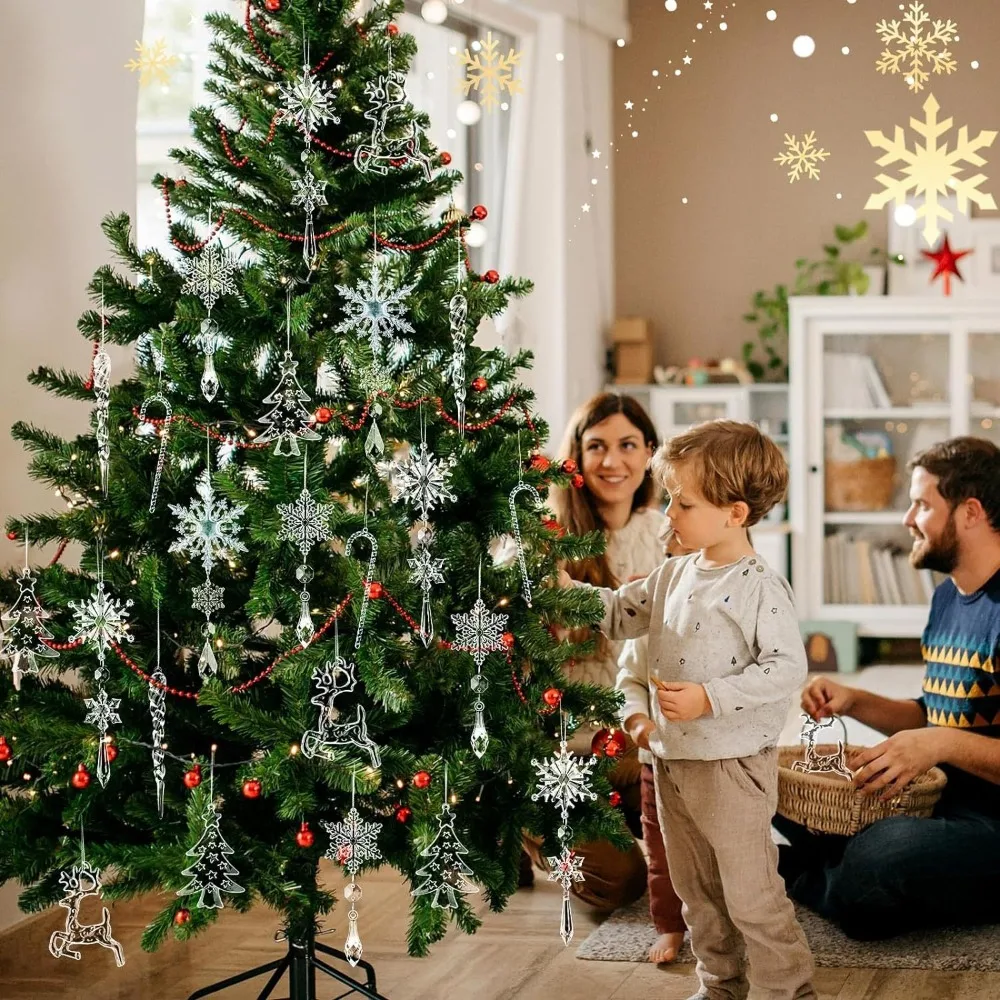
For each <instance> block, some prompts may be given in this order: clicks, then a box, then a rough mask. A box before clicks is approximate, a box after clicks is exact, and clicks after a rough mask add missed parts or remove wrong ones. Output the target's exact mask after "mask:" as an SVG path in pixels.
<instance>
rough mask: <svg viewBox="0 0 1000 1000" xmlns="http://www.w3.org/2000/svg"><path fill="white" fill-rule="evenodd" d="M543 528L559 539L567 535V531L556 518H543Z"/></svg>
mask: <svg viewBox="0 0 1000 1000" xmlns="http://www.w3.org/2000/svg"><path fill="white" fill-rule="evenodd" d="M542 527H543V528H546V529H548V530H549V531H551V532H552V533H553V534H554V535H555V536H556V537H557V538H562V537H563V535H565V534H566V529H565V528H564V527H563V526H562V525H561V524H560V523H559V522H558V521H557V520H556V519H555V518H554V517H546V518H543V519H542Z"/></svg>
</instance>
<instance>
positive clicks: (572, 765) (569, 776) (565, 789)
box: [531, 740, 597, 825]
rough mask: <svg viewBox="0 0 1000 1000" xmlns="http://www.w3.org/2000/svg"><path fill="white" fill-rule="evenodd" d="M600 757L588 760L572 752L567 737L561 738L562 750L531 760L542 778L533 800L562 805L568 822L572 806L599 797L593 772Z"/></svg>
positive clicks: (539, 777) (563, 819)
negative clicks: (592, 781) (567, 746)
mask: <svg viewBox="0 0 1000 1000" xmlns="http://www.w3.org/2000/svg"><path fill="white" fill-rule="evenodd" d="M596 760H597V758H596V757H591V758H590V759H589V760H588V759H587V758H585V757H578V756H577V755H576V754H574V753H570V751H569V750H567V749H566V740H560V742H559V751H558V753H554V754H553V755H552V756H551V757H546V758H545V760H541V761H538V760H534V759H532V761H531V766H532V767H534V768H535V769H536V770H537V771H538V774H537V777H538V780H539V784H538V791H537V792H535V793H534V794H533V795H532V796H531V801H532V802H537V801H538V800H539V799H543V800H544V801H545V802H551V803H555V804H556V805H558V807H559V812H560V814H561V815H562V821H563V825H565V824H566V820H567V818H568V817H569V811H570V809H572V808H573V807H574V806H576V805H577V804H579V803H581V802H585V801H586V800H587V799H596V798H597V792H595V791H592V790H591V788H590V772H591V770H592V769H593V767H594V764H595V763H596Z"/></svg>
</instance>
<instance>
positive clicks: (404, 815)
mask: <svg viewBox="0 0 1000 1000" xmlns="http://www.w3.org/2000/svg"><path fill="white" fill-rule="evenodd" d="M412 815H413V810H412V809H411V808H410V807H409V806H400V807H399V808H398V809H397V810H396V821H397V822H398V823H408V822H409V820H410V817H411V816H412Z"/></svg>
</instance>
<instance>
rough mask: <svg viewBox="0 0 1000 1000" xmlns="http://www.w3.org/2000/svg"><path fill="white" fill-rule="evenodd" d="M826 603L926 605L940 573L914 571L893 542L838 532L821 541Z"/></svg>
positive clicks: (924, 570)
mask: <svg viewBox="0 0 1000 1000" xmlns="http://www.w3.org/2000/svg"><path fill="white" fill-rule="evenodd" d="M823 562H824V566H823V590H824V599H825V603H826V604H867V605H879V604H886V605H896V606H914V605H922V604H929V603H930V599H931V597H932V595H933V594H934V588H935V587H936V586H937V585H938V584H939V583H940V582H941V580H942V579H943V577H942V576H941V575H940V574H936V573H932V572H931V571H930V570H929V569H915V568H914V567H913V566H911V565H910V559H909V555H908V553H907V552H905V551H903V550H902V549H901V548H900V547H899V546H898V545H896V544H894V543H892V542H879V541H878V540H873V539H871V538H854V537H853V536H852V535H851V534H850V533H849V532H845V531H838V532H835V533H833V534H830V535H827V536H826V538H825V539H824V541H823Z"/></svg>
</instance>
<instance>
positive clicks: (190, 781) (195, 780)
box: [184, 764, 201, 788]
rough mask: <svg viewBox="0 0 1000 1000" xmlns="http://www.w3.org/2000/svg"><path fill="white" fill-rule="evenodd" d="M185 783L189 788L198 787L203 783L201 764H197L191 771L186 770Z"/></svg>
mask: <svg viewBox="0 0 1000 1000" xmlns="http://www.w3.org/2000/svg"><path fill="white" fill-rule="evenodd" d="M184 784H185V785H187V787H188V788H197V787H198V786H199V785H200V784H201V765H200V764H195V765H194V766H193V767H192V768H191V770H190V771H185V772H184Z"/></svg>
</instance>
